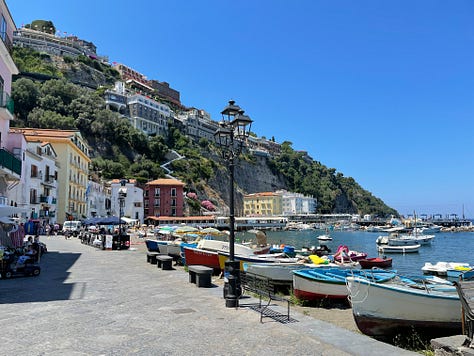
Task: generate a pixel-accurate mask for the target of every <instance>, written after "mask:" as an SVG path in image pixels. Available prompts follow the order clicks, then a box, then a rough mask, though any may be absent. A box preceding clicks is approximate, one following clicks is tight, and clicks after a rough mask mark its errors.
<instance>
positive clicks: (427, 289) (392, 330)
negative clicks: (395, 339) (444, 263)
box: [346, 276, 461, 337]
mask: <svg viewBox="0 0 474 356" xmlns="http://www.w3.org/2000/svg"><path fill="white" fill-rule="evenodd" d="M346 280H347V288H348V290H349V300H350V302H351V305H352V313H353V316H354V320H355V322H356V324H357V327H358V328H359V330H360V331H362V332H363V333H364V334H366V335H369V336H374V337H387V336H389V335H395V334H398V333H400V332H402V331H403V330H408V331H409V332H413V330H414V329H416V330H417V331H419V332H420V333H423V335H430V336H433V337H436V336H448V335H454V334H457V333H460V331H461V303H460V301H459V296H458V295H457V292H456V289H455V288H454V286H452V285H446V284H429V281H428V280H425V281H424V282H423V283H417V282H416V281H414V280H411V279H408V278H403V277H401V278H400V277H397V278H394V279H393V280H391V281H388V282H386V283H374V282H372V281H370V280H368V279H366V278H360V277H359V276H348V277H347V278H346Z"/></svg>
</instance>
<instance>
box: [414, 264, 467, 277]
mask: <svg viewBox="0 0 474 356" xmlns="http://www.w3.org/2000/svg"><path fill="white" fill-rule="evenodd" d="M472 268H474V267H473V266H470V265H469V263H462V262H436V263H435V264H432V263H430V262H425V264H424V266H423V267H421V270H422V271H423V274H432V275H436V276H443V277H452V278H458V277H459V276H460V275H461V274H463V273H464V272H467V271H469V270H471V269H472Z"/></svg>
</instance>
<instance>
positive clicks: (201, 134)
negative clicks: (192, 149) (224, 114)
mask: <svg viewBox="0 0 474 356" xmlns="http://www.w3.org/2000/svg"><path fill="white" fill-rule="evenodd" d="M177 119H178V120H179V121H181V122H182V123H183V126H184V127H185V129H186V134H187V135H188V136H191V137H192V138H193V139H195V140H196V141H198V140H199V139H201V138H205V139H207V140H209V141H214V134H215V133H216V130H217V129H218V128H219V124H218V123H217V122H216V121H212V120H211V115H210V114H209V113H208V112H206V111H204V110H200V109H196V108H191V109H189V110H187V111H183V112H180V113H179V114H178V116H177Z"/></svg>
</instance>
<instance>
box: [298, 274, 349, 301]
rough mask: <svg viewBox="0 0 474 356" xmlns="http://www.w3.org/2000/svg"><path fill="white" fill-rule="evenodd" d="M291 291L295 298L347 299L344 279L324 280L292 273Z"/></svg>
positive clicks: (308, 299)
mask: <svg viewBox="0 0 474 356" xmlns="http://www.w3.org/2000/svg"><path fill="white" fill-rule="evenodd" d="M293 293H294V295H295V297H296V298H298V299H303V300H307V301H314V300H320V299H326V298H327V299H339V300H345V299H347V295H348V293H347V287H346V283H345V281H334V282H324V281H317V280H314V279H311V278H307V277H304V276H302V275H300V274H296V273H293Z"/></svg>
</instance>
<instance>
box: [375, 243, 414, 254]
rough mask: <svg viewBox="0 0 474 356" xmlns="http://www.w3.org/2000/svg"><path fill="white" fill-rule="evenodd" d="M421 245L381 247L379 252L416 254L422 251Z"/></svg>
mask: <svg viewBox="0 0 474 356" xmlns="http://www.w3.org/2000/svg"><path fill="white" fill-rule="evenodd" d="M420 247H421V245H420V244H416V245H402V246H391V245H379V246H377V250H378V251H379V252H380V253H382V254H385V253H415V252H418V251H419V250H420Z"/></svg>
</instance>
